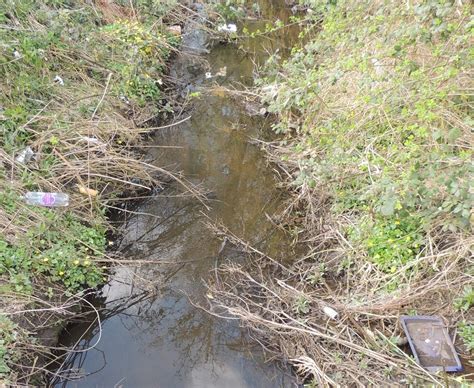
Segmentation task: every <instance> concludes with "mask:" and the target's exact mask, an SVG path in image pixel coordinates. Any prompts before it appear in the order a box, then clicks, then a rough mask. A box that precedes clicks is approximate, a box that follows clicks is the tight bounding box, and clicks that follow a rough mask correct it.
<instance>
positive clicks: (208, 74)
mask: <svg viewBox="0 0 474 388" xmlns="http://www.w3.org/2000/svg"><path fill="white" fill-rule="evenodd" d="M209 78H212V73H210V72H209V71H208V72H207V73H206V79H209Z"/></svg>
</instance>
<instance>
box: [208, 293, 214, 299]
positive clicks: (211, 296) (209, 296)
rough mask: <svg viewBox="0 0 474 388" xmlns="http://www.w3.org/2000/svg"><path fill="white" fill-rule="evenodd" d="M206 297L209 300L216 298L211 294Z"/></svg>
mask: <svg viewBox="0 0 474 388" xmlns="http://www.w3.org/2000/svg"><path fill="white" fill-rule="evenodd" d="M206 296H207V298H208V299H211V300H212V299H214V296H213V295H212V294H211V293H210V292H208V293H207V294H206Z"/></svg>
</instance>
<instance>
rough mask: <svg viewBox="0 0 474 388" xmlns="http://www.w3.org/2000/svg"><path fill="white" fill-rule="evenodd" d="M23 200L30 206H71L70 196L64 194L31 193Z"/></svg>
mask: <svg viewBox="0 0 474 388" xmlns="http://www.w3.org/2000/svg"><path fill="white" fill-rule="evenodd" d="M23 198H24V199H25V201H26V203H27V204H28V205H36V206H45V207H60V206H68V205H69V195H67V194H64V193H43V192H38V191H33V192H32V191H29V192H28V193H26V194H25V195H24V196H23Z"/></svg>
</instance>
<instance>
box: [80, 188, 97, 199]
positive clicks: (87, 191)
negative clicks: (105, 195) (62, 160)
mask: <svg viewBox="0 0 474 388" xmlns="http://www.w3.org/2000/svg"><path fill="white" fill-rule="evenodd" d="M77 188H78V189H79V192H80V193H81V194H84V195H88V196H90V197H97V194H99V192H98V191H97V190H94V189H89V188H88V187H84V186H82V185H77Z"/></svg>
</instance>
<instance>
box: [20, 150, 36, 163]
mask: <svg viewBox="0 0 474 388" xmlns="http://www.w3.org/2000/svg"><path fill="white" fill-rule="evenodd" d="M34 154H35V153H34V152H33V150H32V149H31V147H29V146H28V147H26V148H25V149H23V150H22V151H21V152H20V153H19V154H18V156H17V157H16V158H15V161H16V162H18V163H20V164H28V163H29V162H30V160H31V158H33V156H34Z"/></svg>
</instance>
